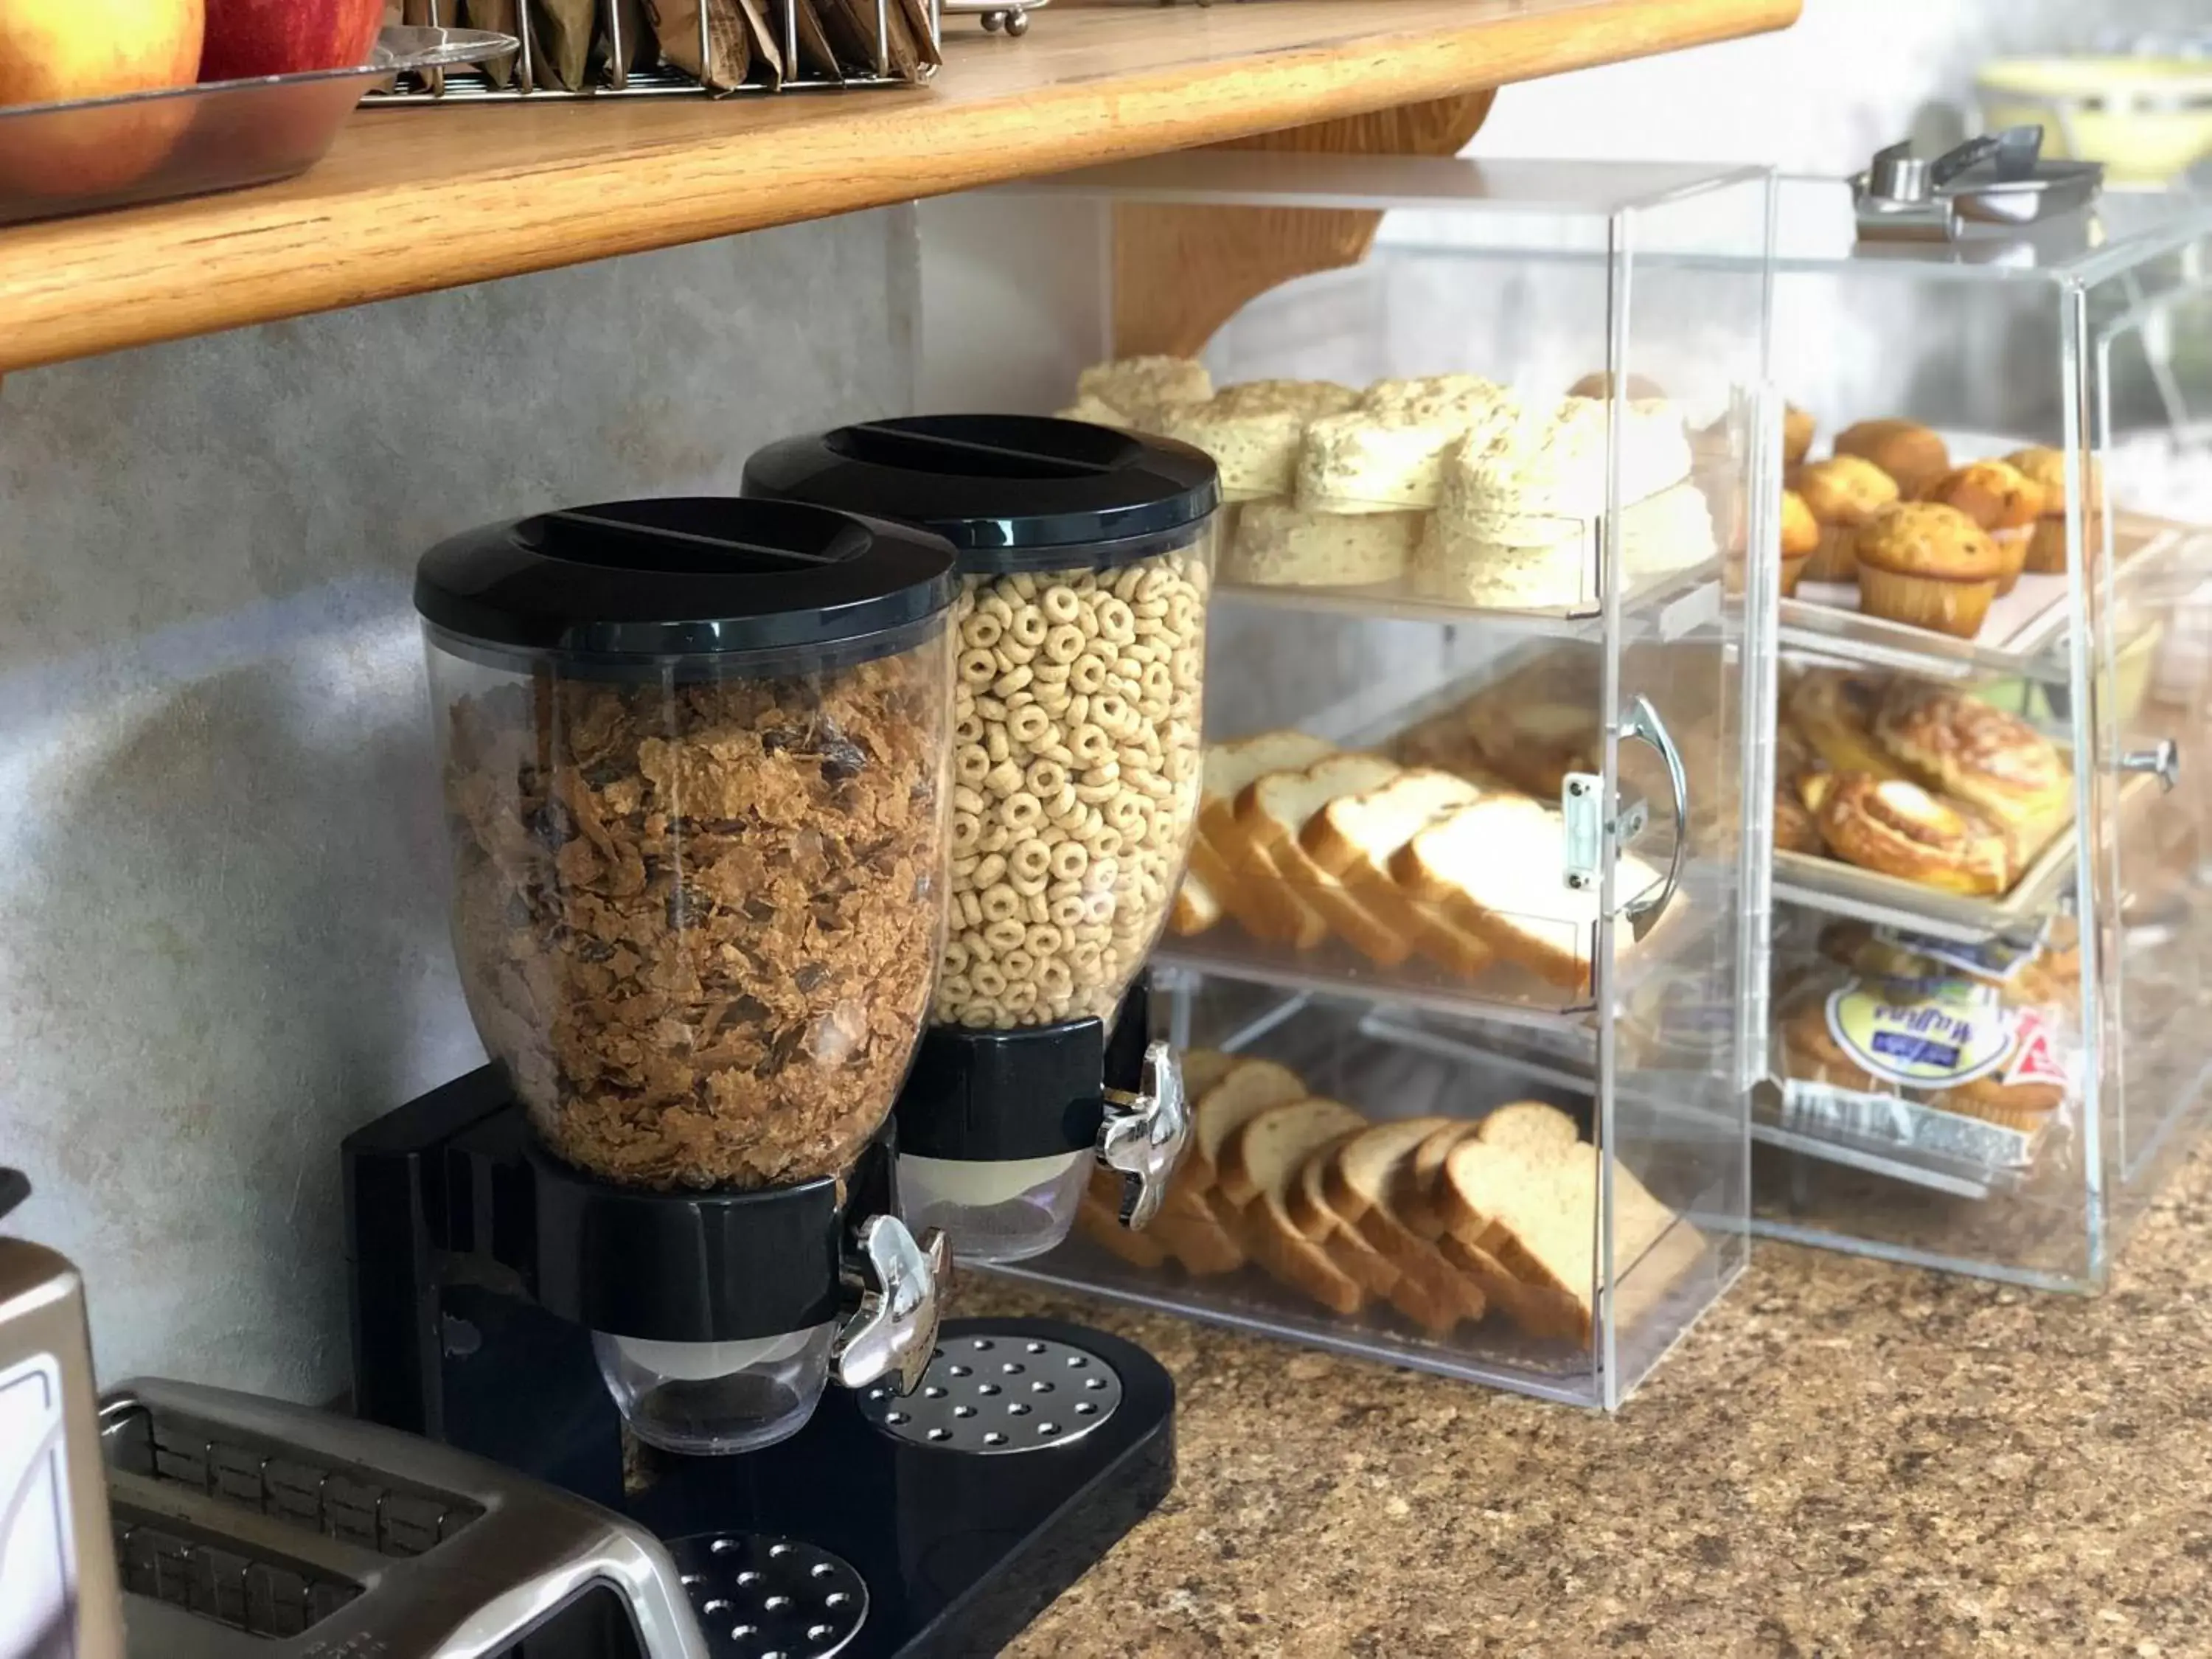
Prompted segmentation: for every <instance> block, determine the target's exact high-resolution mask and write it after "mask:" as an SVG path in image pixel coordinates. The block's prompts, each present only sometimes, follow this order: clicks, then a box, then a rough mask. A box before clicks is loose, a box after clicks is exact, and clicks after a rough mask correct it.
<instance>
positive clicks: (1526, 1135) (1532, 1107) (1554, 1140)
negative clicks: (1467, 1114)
mask: <svg viewBox="0 0 2212 1659" xmlns="http://www.w3.org/2000/svg"><path fill="white" fill-rule="evenodd" d="M1474 1132H1475V1134H1476V1135H1477V1137H1479V1138H1480V1139H1482V1140H1484V1141H1486V1142H1487V1143H1488V1144H1489V1145H1491V1146H1518V1147H1522V1148H1523V1149H1533V1148H1537V1147H1543V1146H1573V1145H1574V1144H1575V1143H1576V1142H1577V1141H1578V1140H1580V1139H1582V1138H1583V1135H1582V1131H1581V1130H1580V1129H1579V1128H1578V1127H1576V1124H1575V1121H1574V1119H1573V1118H1571V1117H1570V1116H1569V1115H1567V1114H1566V1113H1565V1112H1563V1111H1561V1110H1560V1109H1559V1108H1558V1107H1556V1106H1554V1105H1552V1104H1551V1103H1549V1102H1547V1101H1541V1100H1509V1101H1507V1102H1506V1103H1505V1104H1504V1105H1503V1106H1496V1107H1492V1109H1491V1110H1490V1112H1489V1113H1488V1115H1486V1116H1485V1117H1484V1118H1483V1120H1482V1121H1481V1122H1480V1123H1478V1124H1476V1125H1475V1129H1474Z"/></svg>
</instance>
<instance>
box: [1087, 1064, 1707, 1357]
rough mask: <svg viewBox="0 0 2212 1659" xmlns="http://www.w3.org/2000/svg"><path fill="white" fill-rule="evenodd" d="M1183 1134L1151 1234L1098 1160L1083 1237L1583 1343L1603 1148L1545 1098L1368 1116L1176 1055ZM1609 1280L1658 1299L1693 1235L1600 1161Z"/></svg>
mask: <svg viewBox="0 0 2212 1659" xmlns="http://www.w3.org/2000/svg"><path fill="white" fill-rule="evenodd" d="M1183 1068H1184V1078H1185V1081H1186V1084H1187V1085H1188V1088H1189V1091H1190V1094H1191V1097H1192V1099H1193V1100H1194V1102H1195V1104H1194V1109H1193V1119H1194V1147H1193V1150H1192V1152H1191V1153H1190V1155H1189V1156H1188V1158H1186V1160H1185V1162H1184V1164H1183V1166H1182V1169H1181V1170H1178V1171H1177V1173H1176V1178H1175V1182H1174V1185H1173V1187H1172V1188H1171V1189H1170V1195H1169V1199H1168V1201H1167V1203H1166V1205H1165V1206H1164V1207H1163V1209H1162V1212H1161V1215H1160V1218H1159V1219H1158V1220H1157V1221H1156V1222H1155V1223H1154V1224H1153V1225H1152V1228H1151V1229H1150V1230H1148V1231H1146V1233H1141V1234H1133V1233H1130V1232H1128V1231H1126V1230H1125V1229H1123V1228H1122V1227H1121V1225H1119V1223H1118V1222H1117V1221H1116V1220H1115V1216H1114V1213H1113V1210H1112V1202H1113V1198H1112V1193H1113V1189H1112V1188H1111V1187H1110V1185H1109V1184H1108V1181H1109V1178H1108V1177H1107V1176H1106V1175H1105V1173H1104V1172H1103V1171H1102V1172H1101V1175H1100V1178H1099V1182H1098V1184H1097V1187H1096V1188H1095V1189H1094V1193H1093V1194H1092V1196H1091V1198H1090V1199H1088V1200H1086V1202H1085V1207H1084V1210H1083V1212H1082V1221H1081V1225H1082V1228H1083V1231H1084V1232H1085V1236H1086V1237H1090V1238H1091V1239H1093V1240H1094V1241H1095V1242H1096V1243H1098V1244H1100V1245H1102V1246H1103V1247H1104V1248H1106V1249H1109V1250H1111V1251H1112V1252H1113V1253H1114V1254H1115V1255H1118V1256H1120V1257H1121V1258H1122V1259H1123V1260H1124V1261H1128V1262H1130V1263H1131V1264H1133V1265H1134V1266H1136V1267H1143V1268H1147V1269H1152V1268H1160V1267H1165V1266H1166V1265H1167V1264H1169V1263H1170V1262H1173V1263H1174V1264H1176V1266H1178V1267H1181V1268H1182V1270H1183V1271H1184V1272H1186V1273H1190V1274H1192V1275H1193V1276H1194V1277H1212V1276H1215V1275H1218V1274H1221V1273H1231V1272H1234V1271H1236V1270H1237V1268H1239V1267H1243V1266H1245V1265H1246V1264H1247V1263H1249V1264H1251V1265H1254V1266H1256V1267H1259V1268H1260V1269H1261V1271H1263V1272H1265V1273H1267V1274H1268V1275H1269V1276H1270V1277H1271V1278H1273V1279H1276V1280H1278V1281H1279V1283H1281V1284H1283V1285H1287V1286H1288V1287H1290V1288H1291V1290H1293V1291H1297V1292H1298V1293H1299V1294H1300V1295H1302V1296H1304V1297H1308V1298H1309V1299H1310V1300H1311V1301H1313V1302H1314V1303H1316V1304H1318V1305H1319V1306H1321V1307H1322V1308H1324V1309H1326V1310H1328V1311H1329V1312H1331V1313H1333V1314H1336V1315H1339V1316H1347V1317H1348V1316H1355V1315H1359V1314H1362V1313H1364V1312H1366V1311H1369V1310H1381V1309H1385V1308H1387V1309H1389V1310H1394V1311H1395V1313H1396V1314H1397V1315H1398V1316H1401V1317H1402V1318H1403V1319H1404V1320H1405V1321H1407V1322H1409V1323H1411V1324H1412V1325H1413V1326H1414V1327H1415V1328H1418V1329H1419V1330H1420V1331H1422V1332H1423V1333H1425V1334H1427V1335H1429V1336H1431V1337H1442V1336H1444V1335H1447V1334H1449V1333H1450V1332H1452V1331H1453V1330H1454V1329H1455V1328H1457V1327H1459V1326H1460V1325H1462V1324H1463V1323H1467V1322H1474V1321H1480V1320H1482V1319H1484V1318H1486V1317H1487V1316H1491V1315H1492V1314H1496V1315H1498V1316H1501V1317H1503V1318H1504V1319H1505V1320H1507V1321H1509V1322H1511V1323H1513V1324H1515V1325H1517V1326H1519V1327H1520V1328H1522V1330H1524V1331H1525V1332H1527V1333H1528V1334H1530V1335H1532V1336H1537V1337H1542V1338H1549V1339H1554V1340H1563V1341H1567V1342H1572V1343H1577V1344H1580V1345H1583V1346H1587V1345H1588V1344H1589V1341H1590V1340H1591V1328H1592V1321H1593V1308H1594V1304H1595V1297H1596V1294H1597V1291H1598V1289H1599V1284H1600V1279H1601V1272H1600V1269H1601V1262H1600V1261H1599V1259H1598V1255H1597V1245H1596V1238H1597V1231H1598V1230H1597V1227H1596V1225H1595V1219H1596V1215H1597V1204H1598V1191H1599V1174H1600V1164H1601V1156H1602V1155H1601V1153H1600V1152H1599V1151H1598V1149H1597V1148H1596V1147H1595V1146H1591V1145H1589V1143H1587V1142H1585V1141H1584V1140H1583V1139H1582V1138H1581V1135H1580V1133H1579V1132H1578V1130H1577V1127H1576V1125H1575V1121H1574V1120H1573V1119H1572V1118H1571V1117H1570V1116H1568V1115H1566V1114H1565V1112H1563V1111H1561V1110H1559V1109H1558V1108H1557V1107H1554V1106H1550V1105H1547V1104H1544V1103H1541V1102H1537V1101H1516V1102H1514V1103H1510V1104H1508V1105H1504V1106H1500V1107H1498V1108H1496V1109H1493V1110H1492V1111H1491V1112H1490V1113H1488V1114H1487V1115H1486V1116H1484V1117H1482V1118H1480V1119H1479V1120H1474V1121H1467V1120H1461V1119H1455V1118H1449V1117H1442V1116H1427V1117H1412V1118H1399V1119H1394V1120H1386V1121H1379V1122H1376V1121H1370V1120H1369V1119H1368V1118H1367V1117H1366V1116H1365V1115H1364V1114H1363V1113H1361V1112H1359V1111H1358V1110H1357V1109H1355V1108H1353V1107H1351V1106H1349V1105H1346V1103H1343V1102H1341V1101H1337V1100H1332V1099H1328V1098H1327V1097H1321V1096H1316V1095H1312V1094H1310V1093H1308V1092H1307V1091H1306V1089H1305V1087H1304V1085H1303V1083H1302V1082H1301V1081H1300V1080H1299V1079H1298V1077H1297V1074H1296V1073H1293V1072H1291V1071H1290V1070H1289V1069H1288V1068H1287V1067H1285V1066H1279V1065H1277V1064H1275V1063H1274V1062H1273V1061H1272V1060H1257V1059H1235V1058H1232V1057H1231V1056H1228V1055H1224V1054H1218V1053H1213V1052H1212V1051H1207V1050H1194V1051H1192V1052H1191V1053H1190V1054H1187V1055H1185V1056H1184V1060H1183ZM1613 1243H1614V1256H1613V1269H1614V1273H1613V1277H1614V1279H1615V1283H1616V1285H1618V1284H1619V1283H1620V1274H1621V1273H1626V1270H1627V1269H1628V1268H1629V1267H1631V1266H1632V1265H1636V1264H1638V1263H1644V1262H1650V1263H1653V1264H1656V1269H1655V1270H1654V1271H1650V1272H1649V1273H1646V1272H1644V1271H1643V1270H1641V1269H1639V1272H1638V1275H1637V1290H1638V1295H1639V1296H1642V1295H1650V1294H1656V1293H1657V1292H1658V1291H1662V1289H1663V1288H1664V1284H1665V1283H1671V1282H1672V1280H1673V1279H1674V1278H1676V1277H1678V1276H1679V1274H1680V1272H1681V1271H1682V1269H1683V1268H1685V1267H1687V1266H1688V1265H1689V1264H1690V1263H1692V1262H1693V1261H1695V1260H1696V1259H1697V1256H1698V1255H1699V1252H1700V1250H1701V1249H1702V1248H1703V1241H1702V1239H1701V1238H1700V1237H1699V1235H1698V1233H1697V1231H1696V1229H1694V1228H1692V1227H1691V1226H1690V1225H1688V1224H1687V1223H1686V1222H1682V1221H1680V1219H1679V1218H1677V1217H1676V1216H1675V1215H1674V1212H1672V1211H1671V1210H1669V1209H1668V1207H1667V1206H1665V1205H1664V1204H1662V1203H1661V1202H1660V1201H1659V1200H1657V1199H1656V1198H1654V1197H1653V1196H1652V1195H1651V1194H1650V1191H1649V1190H1648V1189H1646V1188H1645V1187H1644V1184H1643V1183H1642V1182H1640V1181H1638V1179H1637V1177H1636V1176H1635V1175H1634V1174H1633V1173H1632V1171H1630V1170H1626V1168H1622V1167H1619V1166H1616V1167H1615V1169H1614V1170H1613Z"/></svg>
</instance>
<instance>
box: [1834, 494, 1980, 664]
mask: <svg viewBox="0 0 2212 1659" xmlns="http://www.w3.org/2000/svg"><path fill="white" fill-rule="evenodd" d="M1857 551H1858V569H1859V609H1860V610H1861V611H1864V612H1865V613H1866V614H1867V615H1868V616H1869V617H1887V618H1888V619H1889V620H1890V621H1892V622H1901V623H1911V624H1912V625H1913V626H1914V627H1916V628H1928V629H1934V630H1935V631H1936V632H1937V633H1939V634H1952V635H1957V636H1958V637H1959V638H1960V639H1966V640H1970V639H1972V638H1973V636H1974V635H1976V634H1978V633H1979V632H1980V631H1981V626H1982V619H1983V618H1984V617H1986V616H1988V615H1989V613H1990V602H1991V601H1992V600H1994V599H1996V596H1997V581H1998V579H1999V578H2000V576H2002V574H2003V571H2004V555H2003V554H2002V553H2000V552H1998V551H1997V544H1996V543H1995V542H1993V541H1991V540H1990V538H1989V536H1988V534H1987V533H1986V532H1984V530H1983V529H1982V527H1981V526H1979V525H1978V524H1976V523H1975V522H1974V521H1973V520H1972V519H1970V518H1968V517H1967V516H1966V514H1965V513H1961V512H1960V511H1959V509H1958V508H1957V507H1946V506H1944V505H1943V504H1942V502H1941V501H1902V502H1899V503H1898V504H1897V505H1895V506H1893V507H1884V508H1882V509H1881V512H1879V513H1875V515H1874V517H1873V519H1872V520H1869V522H1868V523H1867V525H1866V526H1864V528H1863V529H1862V530H1861V531H1860V532H1859V535H1858V543H1857Z"/></svg>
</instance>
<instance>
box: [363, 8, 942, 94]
mask: <svg viewBox="0 0 2212 1659" xmlns="http://www.w3.org/2000/svg"><path fill="white" fill-rule="evenodd" d="M898 3H899V0H875V11H876V60H875V63H874V64H872V66H870V67H868V68H866V69H864V70H860V71H858V72H855V71H853V70H844V71H842V73H838V74H825V73H823V72H822V71H820V70H810V69H806V68H803V67H801V65H800V64H799V61H798V58H799V54H798V53H797V52H795V51H794V50H793V42H795V41H796V40H798V39H799V0H767V3H766V4H765V5H763V7H762V8H761V10H762V11H763V12H765V13H766V14H767V15H769V16H771V17H773V18H774V19H775V21H778V22H780V23H781V26H782V27H781V40H780V41H779V42H778V43H777V45H776V50H777V51H778V52H781V54H782V58H783V59H784V61H781V62H773V61H772V62H771V63H770V64H769V66H768V67H769V73H768V74H767V75H765V76H748V77H747V78H746V79H745V80H744V81H743V82H741V83H739V84H738V85H736V86H734V87H731V88H724V89H720V90H717V89H716V88H714V84H713V83H714V81H715V80H716V79H717V78H718V77H717V76H716V74H715V52H714V33H713V30H712V28H711V27H710V25H709V20H708V9H707V6H706V5H705V3H703V0H702V3H701V5H700V7H699V61H700V64H702V66H703V73H702V76H693V75H691V74H690V72H688V71H686V70H680V69H678V68H676V67H674V66H673V65H671V64H665V63H663V64H651V65H648V66H646V67H643V68H638V67H633V66H631V65H630V64H629V58H630V57H631V55H632V54H631V53H630V52H629V51H628V50H627V49H626V48H627V47H628V46H629V42H628V41H627V40H625V39H624V33H625V29H626V27H634V26H635V25H634V23H633V22H629V21H626V20H625V18H624V15H623V6H622V5H621V3H620V0H599V4H598V7H597V13H598V21H599V27H598V29H597V31H596V32H595V34H594V37H593V38H594V40H595V41H601V42H604V43H605V52H604V53H599V52H595V53H594V62H593V63H592V65H591V66H590V69H589V70H588V71H587V74H588V76H590V77H591V78H589V79H587V81H586V84H585V85H583V86H581V87H579V88H573V89H572V88H566V87H562V86H559V85H557V84H555V83H554V82H551V81H550V80H548V79H547V78H546V76H545V75H544V65H543V64H542V63H541V61H540V58H539V50H538V41H537V40H536V38H535V35H536V30H535V28H534V27H533V25H532V18H531V10H532V8H531V6H530V4H529V3H528V0H522V3H520V4H518V5H517V6H516V8H515V28H514V33H515V34H516V35H517V36H518V37H519V39H520V41H521V46H520V49H519V50H518V51H517V52H515V54H514V57H513V60H512V69H511V72H510V74H509V76H508V78H507V82H505V84H501V83H499V82H495V81H494V80H493V79H492V78H491V76H490V75H489V73H487V72H486V71H484V70H478V69H471V70H428V71H426V72H424V73H422V74H420V75H409V76H400V77H398V80H397V82H395V83H394V85H393V86H392V88H390V89H389V90H380V91H376V92H373V93H371V94H369V95H368V98H367V99H366V100H364V102H365V103H366V104H371V105H374V104H422V103H482V102H487V101H496V102H512V101H514V100H520V99H525V98H527V99H532V100H541V99H548V100H550V99H561V98H600V97H606V96H609V95H619V96H683V95H689V96H691V97H695V98H696V97H700V96H702V95H703V96H708V97H728V96H732V95H734V94H757V93H775V92H788V91H805V90H815V89H831V88H869V87H903V86H910V85H912V84H913V82H911V81H908V79H906V78H905V77H903V76H900V75H898V74H897V73H896V72H895V71H894V70H893V69H892V67H891V63H890V27H891V13H892V10H893V8H894V7H896V5H897V4H898ZM422 9H423V10H424V12H425V13H426V14H427V15H425V16H424V18H423V20H422V21H424V22H426V23H428V24H429V25H431V26H432V27H457V26H458V25H459V21H460V19H459V11H460V0H422ZM923 9H924V15H925V16H926V19H927V23H928V28H929V45H930V47H931V49H932V52H933V54H934V53H935V52H939V51H940V50H941V49H942V47H943V45H944V38H945V26H944V12H943V6H942V0H924V8H923ZM759 67H760V63H759V58H758V54H756V58H755V64H754V68H755V70H757V69H758V68H759ZM936 70H937V66H936V64H933V63H924V64H922V65H921V69H920V77H921V79H923V80H927V79H928V78H929V77H930V76H933V75H934V74H935V73H936Z"/></svg>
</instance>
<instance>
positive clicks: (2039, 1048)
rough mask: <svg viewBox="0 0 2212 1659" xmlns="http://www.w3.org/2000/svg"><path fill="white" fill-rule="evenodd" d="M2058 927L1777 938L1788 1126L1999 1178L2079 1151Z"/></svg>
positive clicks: (1777, 1074)
mask: <svg viewBox="0 0 2212 1659" xmlns="http://www.w3.org/2000/svg"><path fill="white" fill-rule="evenodd" d="M2058 932H2059V929H2058V927H2057V925H2056V924H2054V926H2053V927H2051V929H2049V930H2046V933H2045V936H2044V937H2042V938H2040V939H2036V940H2033V941H2030V942H2025V943H2006V942H2002V941H1990V942H1985V943H1983V944H1978V945H1966V944H1960V943H1955V942H1952V941H1948V940H1942V939H1926V938H1923V937H1920V936H1918V935H1915V934H1911V933H1904V932H1902V931H1899V930H1898V929H1895V928H1892V927H1883V926H1879V925H1869V924H1867V923H1863V922H1856V921H1834V922H1829V923H1827V924H1826V926H1825V927H1820V929H1819V930H1818V932H1817V934H1816V936H1815V937H1814V939H1812V940H1811V941H1810V943H1809V945H1808V941H1807V939H1806V938H1805V935H1804V933H1793V934H1792V935H1791V937H1790V940H1789V941H1788V942H1786V943H1785V944H1784V945H1781V946H1779V947H1778V957H1777V966H1776V980H1775V986H1776V996H1775V1024H1776V1041H1775V1042H1774V1044H1773V1046H1772V1048H1771V1060H1772V1063H1773V1079H1772V1080H1773V1082H1774V1084H1775V1085H1776V1099H1775V1102H1774V1103H1772V1104H1771V1108H1770V1110H1771V1121H1773V1122H1774V1123H1775V1124H1776V1125H1777V1126H1778V1127H1780V1128H1782V1129H1784V1130H1785V1131H1789V1132H1790V1133H1793V1134H1795V1135H1797V1136H1800V1137H1803V1138H1806V1139H1813V1140H1825V1141H1828V1142H1830V1143H1832V1144H1833V1145H1835V1146H1838V1147H1839V1148H1843V1149H1846V1150H1848V1151H1851V1152H1863V1153H1871V1154H1874V1155H1875V1156H1878V1157H1881V1158H1887V1159H1891V1160H1894V1161H1897V1162H1899V1163H1902V1164H1909V1165H1915V1166H1918V1167H1922V1168H1925V1169H1928V1170H1933V1171H1936V1172H1942V1173H1950V1174H1955V1175H1959V1176H1966V1177H1967V1178H1970V1179H1972V1180H1974V1181H1976V1182H1982V1183H1984V1184H1988V1185H1991V1186H2005V1185H2012V1184H2016V1183H2017V1182H2020V1181H2021V1180H2022V1179H2024V1178H2026V1177H2027V1176H2028V1175H2029V1174H2030V1173H2031V1172H2032V1171H2033V1170H2037V1169H2039V1167H2042V1166H2044V1165H2045V1164H2047V1163H2049V1162H2050V1161H2051V1160H2052V1159H2054V1158H2058V1157H2061V1156H2063V1155H2064V1154H2065V1153H2066V1152H2068V1151H2069V1149H2070V1146H2071V1143H2072V1142H2073V1140H2074V1139H2075V1131H2076V1129H2077V1127H2078V1124H2077V1116H2078V1102H2079V1100H2080V1098H2081V1057H2080V1054H2079V1048H2080V1044H2079V1042H2078V1040H2077V1036H2076V1033H2075V1024H2074V1021H2073V1018H2072V1016H2071V1014H2070V1012H2069V1010H2070V1008H2071V1006H2072V1005H2073V1002H2074V998H2075V986H2074V983H2073V981H2072V978H2071V975H2073V974H2074V973H2075V971H2076V969H2075V966H2074V963H2073V958H2072V952H2071V951H2070V950H2069V949H2067V948H2064V947H2063V945H2062V943H2061V942H2060V939H2058V937H2057V934H2058Z"/></svg>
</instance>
